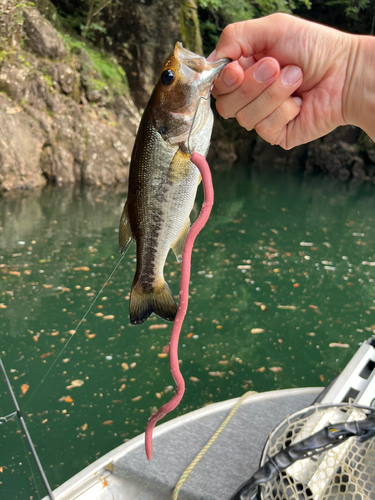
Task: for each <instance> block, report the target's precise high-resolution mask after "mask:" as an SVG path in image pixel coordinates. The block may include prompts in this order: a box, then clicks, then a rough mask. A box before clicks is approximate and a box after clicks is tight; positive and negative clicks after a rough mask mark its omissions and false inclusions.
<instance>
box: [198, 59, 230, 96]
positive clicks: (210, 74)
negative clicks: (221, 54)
mask: <svg viewBox="0 0 375 500" xmlns="http://www.w3.org/2000/svg"><path fill="white" fill-rule="evenodd" d="M230 62H232V59H229V58H228V57H225V58H223V59H218V60H217V61H214V62H208V61H207V60H205V65H204V71H203V72H202V73H201V74H200V75H199V80H200V85H201V87H203V88H209V89H210V90H211V87H212V86H213V84H214V83H215V80H216V78H217V77H218V76H219V75H220V73H221V71H222V70H223V69H224V67H225V66H226V65H227V64H229V63H230Z"/></svg>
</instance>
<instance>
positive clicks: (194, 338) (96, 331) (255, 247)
mask: <svg viewBox="0 0 375 500" xmlns="http://www.w3.org/2000/svg"><path fill="white" fill-rule="evenodd" d="M214 184H215V205H214V209H213V214H212V217H211V219H210V221H209V223H208V226H207V227H206V228H205V229H204V231H203V232H202V233H201V234H200V236H199V237H198V239H197V242H196V247H195V251H194V253H193V263H192V277H191V282H192V285H191V300H190V304H189V310H188V314H187V318H186V321H185V324H184V326H183V330H182V333H181V341H180V358H181V360H182V372H183V374H184V376H185V379H186V382H187V384H186V385H187V389H186V395H185V397H184V399H183V401H182V403H181V405H180V407H179V408H178V411H175V412H174V413H173V414H172V415H171V417H174V416H176V415H177V414H181V413H183V412H187V411H190V410H192V409H195V408H198V407H201V406H203V405H204V404H207V403H208V402H211V401H220V400H224V399H227V398H230V397H236V396H239V395H241V394H242V393H243V392H244V391H246V390H248V389H253V390H257V391H265V390H272V389H277V388H286V387H296V386H317V385H326V384H327V383H328V382H329V381H330V380H331V379H332V378H333V377H334V376H335V375H336V374H337V373H338V372H339V371H340V370H341V369H342V368H343V367H344V366H345V364H346V362H347V361H348V360H349V359H350V357H351V356H352V354H353V353H354V351H355V350H356V348H357V345H358V342H361V341H362V340H364V339H365V338H367V337H369V336H371V334H372V329H373V328H375V327H374V326H373V325H375V319H374V310H375V304H374V299H375V292H374V278H375V267H374V266H372V263H373V262H374V261H375V258H374V255H373V250H372V249H373V243H374V239H375V230H374V223H373V222H374V208H375V207H374V204H375V201H374V200H375V198H374V188H373V187H372V186H369V185H365V186H358V185H355V184H341V183H337V182H336V181H332V180H329V179H323V178H319V177H312V176H308V177H302V176H298V175H287V174H281V173H279V172H275V171H271V172H264V171H263V172H260V171H258V170H257V169H253V170H252V171H249V170H246V169H238V170H237V171H236V172H234V173H230V174H229V173H215V175H214ZM124 198H125V195H124V194H122V193H113V192H110V193H108V192H98V191H81V190H79V189H76V188H69V189H51V188H49V189H46V190H43V191H42V192H23V193H16V194H12V195H11V196H8V197H6V198H3V199H1V200H0V226H1V231H0V275H1V279H2V280H1V284H2V286H1V297H0V330H1V344H0V352H1V356H2V358H3V361H4V364H5V366H6V368H7V370H8V372H9V375H10V377H11V381H12V384H13V387H14V390H15V392H16V395H17V396H18V397H19V401H20V406H21V408H22V409H23V410H24V411H25V414H26V421H27V423H28V425H29V428H30V432H31V435H32V437H33V439H34V441H35V443H36V444H37V450H38V453H39V455H40V458H41V461H42V463H43V464H44V467H45V470H46V473H47V476H48V478H49V480H50V482H51V485H52V487H55V486H57V485H58V484H61V483H62V482H63V481H65V480H66V479H68V478H69V477H70V476H71V475H72V474H74V473H76V472H78V471H79V470H80V469H82V468H83V467H84V466H85V465H87V464H88V463H91V462H92V461H94V460H95V459H96V458H97V457H98V456H100V455H102V454H104V453H106V452H107V451H109V450H110V449H111V448H113V447H115V446H118V445H120V444H121V443H122V442H123V441H124V440H126V439H129V438H132V437H133V436H134V435H136V434H138V433H140V432H143V430H144V428H145V425H146V422H147V419H148V417H149V415H150V414H151V412H152V411H153V410H154V409H155V406H160V405H161V404H163V403H164V402H166V401H167V400H168V399H169V398H170V396H171V392H170V391H171V390H172V388H173V380H172V379H171V376H170V373H169V367H168V357H167V354H166V351H167V345H168V339H169V335H170V331H171V325H170V324H168V325H167V324H165V323H163V322H162V321H161V320H159V319H156V318H155V317H153V318H151V319H150V320H149V321H147V322H146V323H145V324H144V325H142V326H140V327H131V326H130V325H129V323H128V315H127V314H128V310H127V307H128V292H129V288H130V284H131V282H132V279H133V275H134V270H135V247H134V246H132V247H131V249H130V250H129V252H128V253H127V254H126V255H125V257H124V258H123V260H122V261H121V263H120V265H119V267H118V269H117V271H116V273H115V274H114V276H113V277H112V278H111V279H110V281H109V283H108V284H107V286H105V287H104V290H103V292H102V294H101V295H100V297H99V298H98V299H97V301H96V302H95V303H94V305H93V306H92V308H91V310H90V311H89V312H88V314H87V316H86V318H85V320H84V322H83V323H82V324H81V326H80V328H79V329H78V331H77V333H76V334H75V335H74V330H75V329H76V327H77V324H78V323H79V322H80V320H81V319H82V317H83V316H84V314H85V313H86V312H87V310H88V308H89V306H90V304H91V302H92V301H93V300H94V298H95V297H96V295H97V293H98V292H99V291H100V289H101V288H102V286H103V284H104V283H105V281H106V279H107V278H108V276H109V275H110V274H111V272H112V271H113V269H114V267H115V265H116V263H117V262H118V260H119V256H118V252H117V226H118V221H119V217H120V214H121V210H122V206H123V203H124ZM201 200H202V194H201V193H200V194H199V199H198V204H197V207H196V208H195V213H197V212H198V210H199V204H200V203H201ZM179 269H180V266H179V265H178V264H177V263H176V262H175V261H174V258H173V255H170V257H169V259H168V262H167V265H166V268H165V271H166V273H165V274H166V278H167V280H168V282H169V284H170V286H171V289H172V291H173V292H174V293H175V294H176V295H177V294H178V281H179ZM68 341H69V344H68V345H67V347H66V348H65V350H64V351H63V352H62V353H61V349H62V347H63V346H64V345H65V346H66V343H67V342H68ZM337 344H339V346H337ZM330 345H331V347H330ZM340 345H341V346H340ZM60 353H61V355H60V356H59V354H60ZM56 359H57V362H56V364H55V366H54V367H53V368H52V369H51V371H50V372H48V370H49V369H50V368H51V366H52V363H53V362H54V361H55V360H56ZM47 372H48V374H47ZM46 374H47V375H46ZM43 377H45V378H44V382H42V383H41V384H40V381H41V380H42V379H43ZM23 392H25V394H24V395H23V394H22V393H23ZM12 411H13V408H12V405H11V402H10V398H9V395H8V394H7V391H6V388H5V384H3V385H2V387H1V386H0V416H2V415H6V414H9V413H11V412H12ZM0 431H2V432H0V440H1V446H2V456H1V461H0V466H1V467H3V473H2V474H1V478H0V480H1V482H2V484H1V486H0V488H1V490H2V492H3V494H4V497H3V498H9V499H18V498H19V499H25V498H29V497H31V496H33V498H38V493H37V492H36V490H37V489H38V491H39V495H40V496H41V497H42V496H43V495H44V490H43V486H42V485H41V484H40V481H39V479H38V478H37V474H36V473H35V476H36V478H35V477H34V478H33V475H32V474H31V472H30V468H29V464H28V460H27V458H26V453H25V449H24V447H23V443H22V441H21V439H20V434H19V430H18V424H17V422H16V421H12V422H9V423H7V424H3V425H2V426H1V427H0Z"/></svg>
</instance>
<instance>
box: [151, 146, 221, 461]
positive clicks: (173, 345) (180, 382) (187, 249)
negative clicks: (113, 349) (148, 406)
mask: <svg viewBox="0 0 375 500" xmlns="http://www.w3.org/2000/svg"><path fill="white" fill-rule="evenodd" d="M190 161H191V162H192V163H194V165H195V166H196V167H197V168H198V169H199V171H200V173H201V176H202V183H203V189H204V202H203V205H202V209H201V212H200V214H199V217H198V218H197V220H196V221H195V222H194V224H193V225H192V227H191V229H190V231H189V233H188V235H187V237H186V241H185V245H184V250H183V252H182V265H181V280H180V301H179V305H178V310H177V314H176V318H175V320H174V323H173V327H172V333H171V339H170V341H169V365H170V367H171V372H172V376H173V379H174V381H175V382H176V392H175V393H174V395H173V397H172V399H171V400H170V401H168V403H166V404H164V405H163V406H162V407H161V408H159V410H158V411H157V412H155V413H153V414H152V415H151V417H150V418H149V420H148V422H147V426H146V435H145V446H146V456H147V459H148V460H150V459H151V455H152V431H153V429H154V427H155V425H156V422H158V421H159V420H161V419H162V418H163V417H165V415H166V414H167V413H169V412H171V411H172V410H174V409H175V408H176V406H177V405H178V404H179V402H180V401H181V399H182V396H183V395H184V392H185V381H184V378H183V376H182V374H181V372H180V365H179V362H178V340H179V337H180V332H181V327H182V323H183V321H184V318H185V314H186V311H187V306H188V300H189V282H190V271H191V252H192V250H193V244H194V241H195V238H196V237H197V235H198V234H199V232H200V231H201V229H203V227H204V225H205V224H206V222H207V220H208V218H209V216H210V213H211V208H212V205H213V204H214V190H213V186H212V178H211V172H210V167H209V166H208V163H207V161H206V159H205V157H204V156H202V155H200V154H199V153H193V154H192V156H191V157H190Z"/></svg>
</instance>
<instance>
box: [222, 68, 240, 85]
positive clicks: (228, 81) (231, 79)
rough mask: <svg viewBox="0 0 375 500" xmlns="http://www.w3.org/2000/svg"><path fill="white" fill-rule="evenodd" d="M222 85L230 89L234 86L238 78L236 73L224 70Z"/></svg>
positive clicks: (231, 70)
mask: <svg viewBox="0 0 375 500" xmlns="http://www.w3.org/2000/svg"><path fill="white" fill-rule="evenodd" d="M222 79H223V83H224V84H225V85H227V86H228V87H231V86H232V85H234V84H235V83H236V82H237V80H238V76H237V71H234V70H233V69H231V68H226V69H225V70H224V72H223V77H222Z"/></svg>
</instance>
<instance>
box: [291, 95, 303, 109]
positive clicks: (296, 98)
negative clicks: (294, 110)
mask: <svg viewBox="0 0 375 500" xmlns="http://www.w3.org/2000/svg"><path fill="white" fill-rule="evenodd" d="M292 99H293V101H294V102H295V103H296V104H297V106H299V107H301V106H302V99H301V98H300V97H292Z"/></svg>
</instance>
